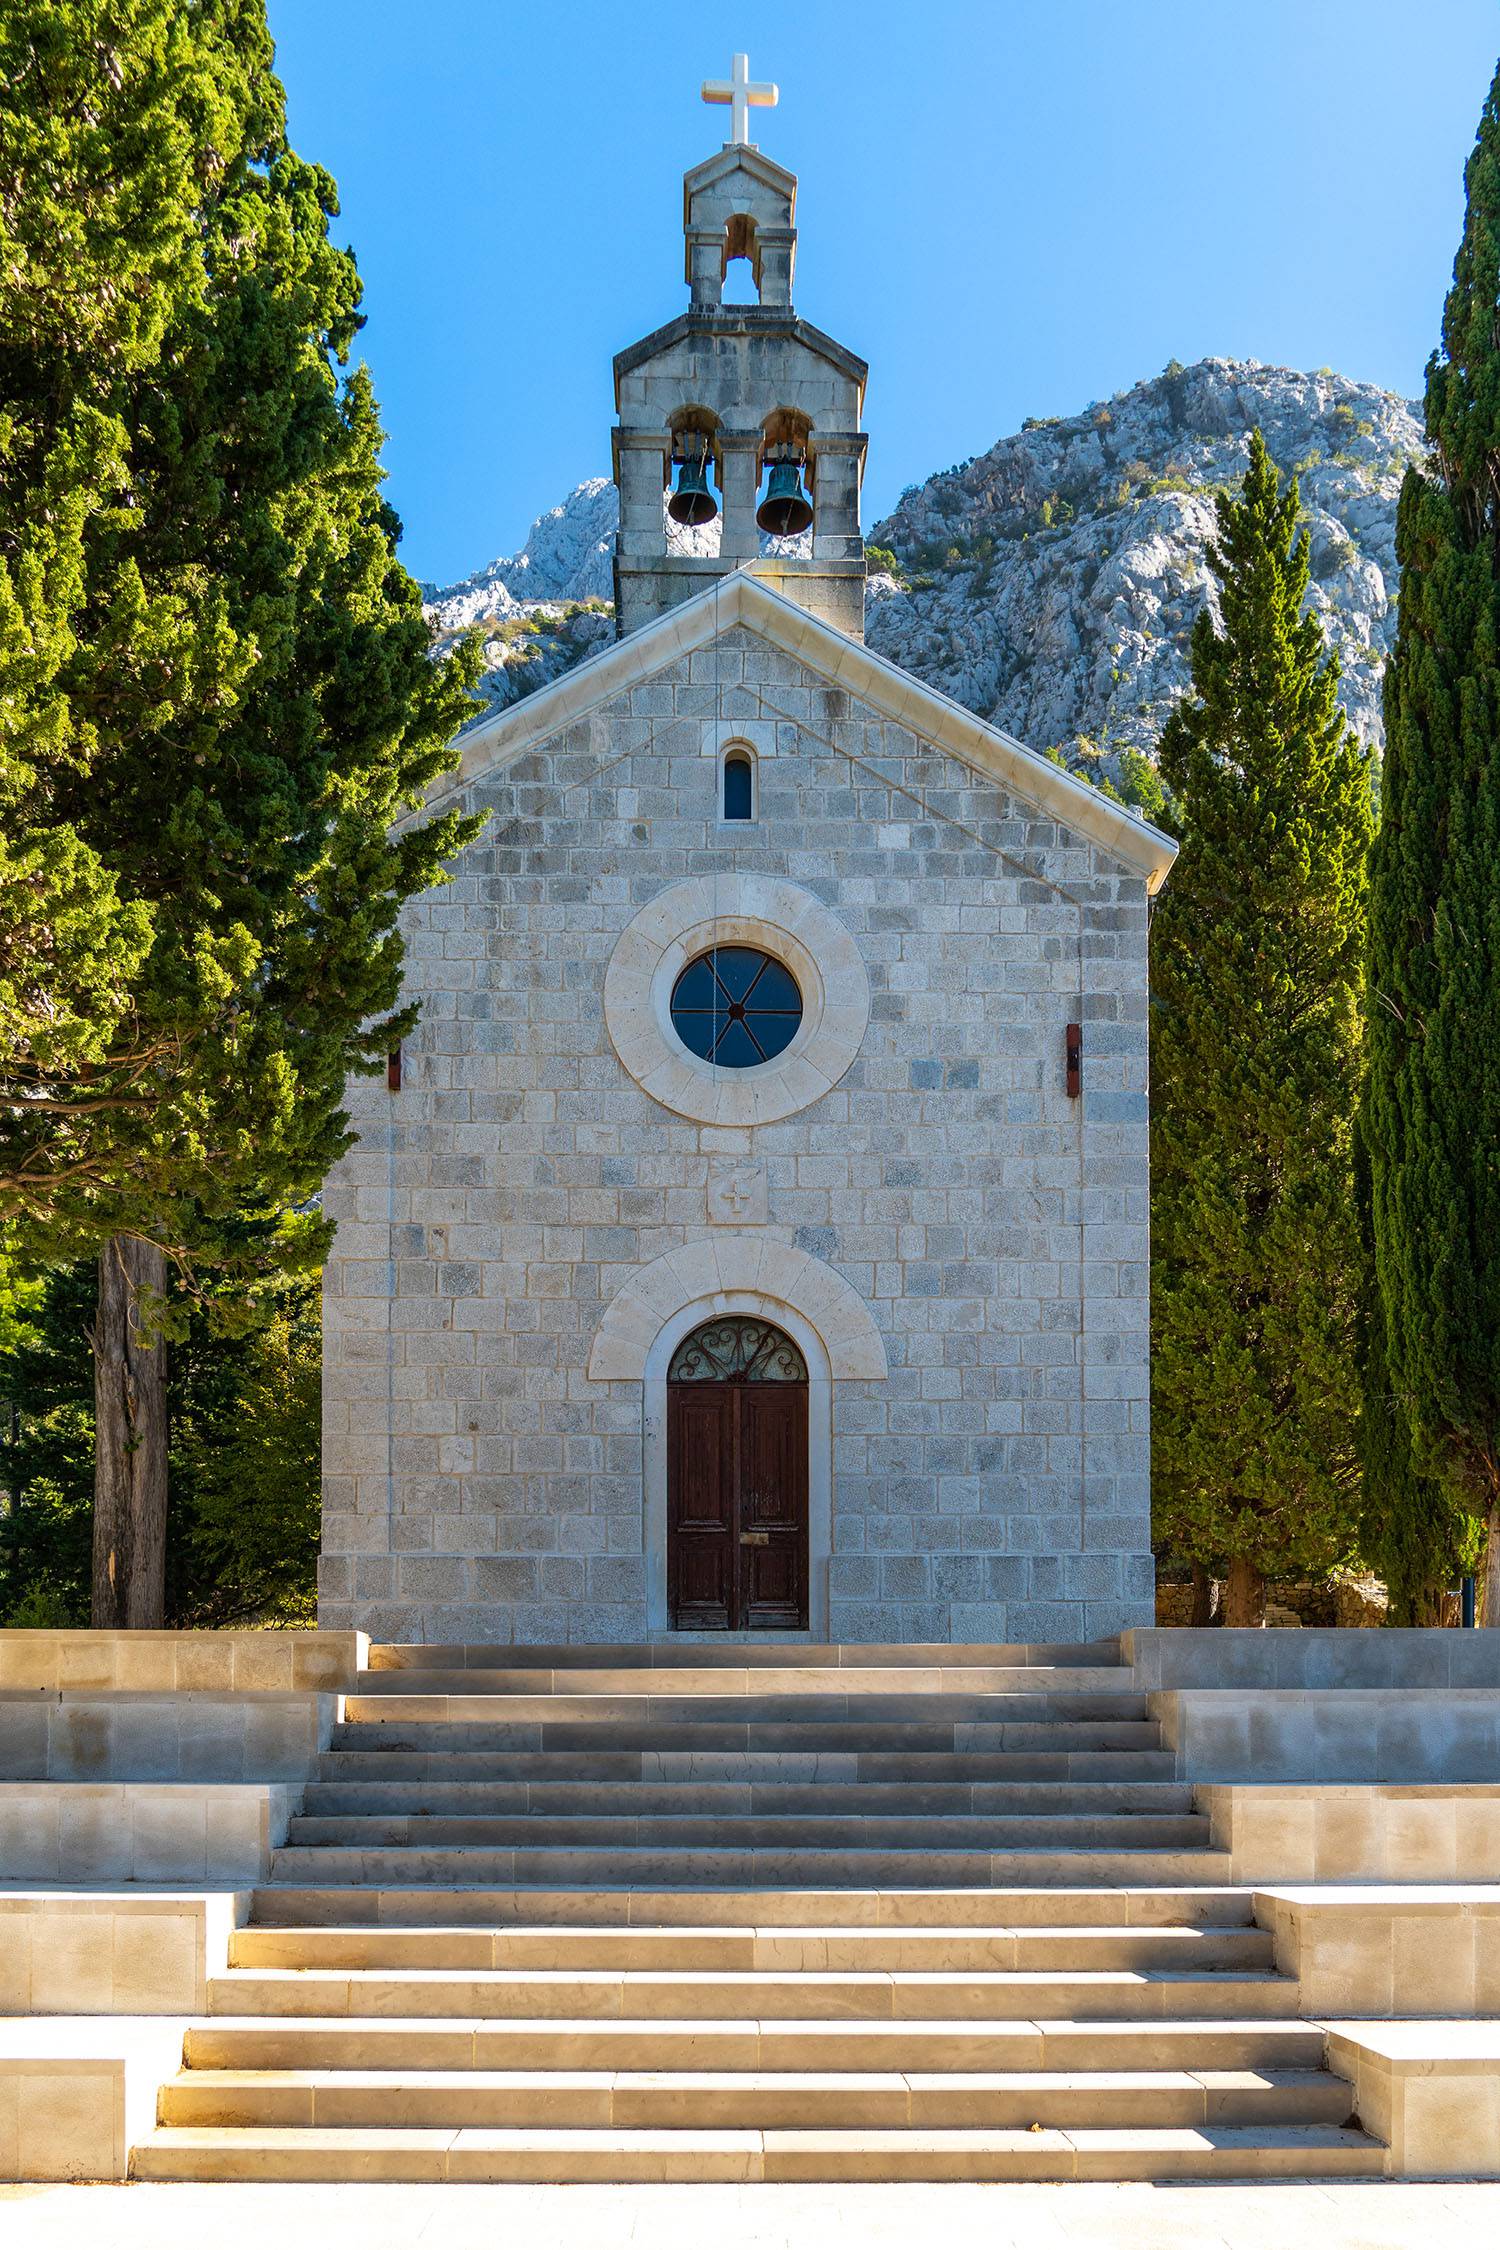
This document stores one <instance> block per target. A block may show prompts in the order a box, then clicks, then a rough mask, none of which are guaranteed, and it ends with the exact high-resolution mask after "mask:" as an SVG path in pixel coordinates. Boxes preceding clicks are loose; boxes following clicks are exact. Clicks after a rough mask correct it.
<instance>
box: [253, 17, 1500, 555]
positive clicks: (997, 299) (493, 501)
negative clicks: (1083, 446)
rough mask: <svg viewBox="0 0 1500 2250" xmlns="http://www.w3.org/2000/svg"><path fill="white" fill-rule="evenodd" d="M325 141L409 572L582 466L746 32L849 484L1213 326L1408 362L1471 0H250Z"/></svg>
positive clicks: (722, 129)
mask: <svg viewBox="0 0 1500 2250" xmlns="http://www.w3.org/2000/svg"><path fill="white" fill-rule="evenodd" d="M269 5H270V17H271V26H272V29H273V31H274V33H275V35H276V40H277V47H278V67H279V69H280V73H281V76H282V78H283V80H284V82H285V84H286V88H287V95H288V101H289V106H290V115H291V128H292V133H293V137H294V139H295V141H296V143H297V145H298V146H299V148H300V149H301V150H302V151H303V153H304V154H305V155H307V156H309V157H314V158H316V159H317V160H318V161H319V162H321V163H323V164H326V165H327V166H328V167H329V169H330V170H331V171H332V172H333V173H334V174H335V176H336V178H337V179H338V182H339V186H340V191H341V195H342V203H343V215H342V218H341V220H340V221H339V222H338V231H339V232H340V234H341V235H342V236H343V238H345V239H347V240H348V241H349V242H351V243H352V244H353V247H354V249H355V251H356V252H357V254H358V258H359V263H360V267H361V270H362V272H363V275H364V280H365V307H366V311H367V313H368V316H369V318H368V325H367V326H366V328H365V331H364V335H363V339H362V342H363V349H364V352H365V355H366V357H367V358H368V360H369V362H370V365H371V367H372V369H373V370H374V375H375V381H376V387H377V390H378V392H379V396H380V400H381V405H382V409H383V413H384V418H385V423H386V427H387V429H388V431H389V433H390V443H389V446H388V449H387V454H386V461H387V466H388V468H389V471H390V485H389V490H390V494H391V497H392V499H393V501H394V503H395V505H396V507H397V508H398V509H399V511H400V513H401V515H402V518H403V519H404V522H405V525H406V539H405V545H404V549H403V552H404V555H405V558H406V561H407V564H408V566H409V567H410V568H411V569H412V570H414V571H415V572H416V573H417V574H418V575H419V576H421V577H424V578H432V579H438V580H447V579H452V578H456V577H460V576H463V575H465V574H466V573H467V572H469V571H470V570H473V569H476V568H478V567H479V566H480V565H481V564H482V563H484V562H486V561H488V560H489V559H490V557H491V556H492V555H495V554H497V553H505V552H510V551H513V550H514V548H515V547H517V546H518V545H519V543H520V541H521V538H522V536H523V534H524V532H525V530H526V527H527V525H528V523H529V522H530V520H531V518H532V517H533V516H534V515H535V514H536V513H537V512H538V511H539V510H540V509H542V508H544V507H548V506H550V505H551V504H552V503H553V502H554V501H556V500H558V499H561V498H562V496H563V495H564V493H565V492H567V491H568V490H569V489H570V488H571V486H572V485H573V484H574V483H576V482H577V481H578V480H579V479H580V478H581V477H585V476H591V475H601V474H607V473H608V468H609V439H608V431H609V424H610V419H611V412H612V398H611V390H610V359H611V356H612V355H613V353H614V352H615V351H617V350H618V349H619V348H620V347H621V346H622V345H623V344H626V343H629V342H632V341H633V340H634V339H635V338H636V337H638V336H641V335H644V334H646V333H647V332H648V331H649V330H650V329H652V328H654V327H655V326H657V325H658V324H659V323H660V322H661V321H663V320H666V319H669V318H671V316H672V315H673V314H674V313H675V312H676V311H677V310H678V309H679V308H680V307H681V305H682V304H684V303H685V301H686V292H685V288H684V284H683V280H682V248H681V223H682V218H681V212H682V201H681V175H682V173H683V172H684V171H685V170H686V168H687V167H688V166H689V165H690V164H693V163H696V162H698V161H699V160H700V159H701V158H702V157H704V156H706V155H708V154H709V153H710V152H711V151H712V150H713V149H714V148H716V147H717V146H718V145H719V144H720V142H721V141H722V140H723V139H724V138H725V136H726V132H727V126H726V122H725V120H726V116H727V112H725V111H723V110H713V111H710V110H707V109H705V108H704V107H703V106H702V105H701V103H700V102H699V100H698V85H699V81H700V80H701V79H702V78H704V77H708V76H712V77H721V76H725V75H727V72H728V68H729V58H730V55H731V53H732V52H733V50H734V49H735V48H737V47H741V48H745V49H746V50H748V52H749V56H750V64H751V69H752V72H753V73H754V75H755V76H756V77H757V78H773V79H776V80H778V81H779V83H780V86H781V107H780V108H779V109H778V110H775V111H773V112H764V111H762V112H760V113H759V114H758V116H757V117H756V120H755V131H756V134H757V137H758V138H759V140H760V142H761V145H762V146H763V147H764V148H765V149H766V150H767V152H768V153H769V154H770V155H772V156H774V157H775V158H776V159H777V160H778V162H780V163H783V164H786V165H788V166H790V168H791V169H792V170H793V171H795V172H796V173H798V174H799V176H800V180H801V188H800V194H799V201H798V221H799V226H800V230H801V232H800V239H799V245H798V264H797V290H796V296H797V304H798V308H799V310H800V311H802V312H803V313H804V314H805V315H806V316H807V317H808V318H809V319H811V320H813V321H815V322H817V324H818V325H819V326H820V327H822V328H825V329H827V330H828V331H829V332H830V333H831V334H833V335H834V336H836V337H838V338H839V339H840V341H841V342H843V343H846V344H848V345H849V346H851V347H852V348H853V349H854V350H856V351H858V352H860V353H862V354H863V355H864V357H865V358H867V359H868V360H869V361H870V370H871V372H870V390H869V399H868V405H867V419H868V424H869V428H870V433H871V436H870V455H869V468H868V475H867V483H866V507H865V520H866V522H867V524H868V523H873V522H874V521H875V520H876V518H877V517H878V516H879V515H880V513H881V512H882V511H883V510H884V509H885V508H887V507H889V505H890V504H891V502H892V501H893V500H894V499H895V497H896V495H897V494H898V493H899V491H900V490H901V488H902V486H903V485H906V484H909V483H913V482H915V481H917V480H919V479H920V478H922V477H924V476H926V475H927V474H929V473H930V472H931V471H932V470H933V469H938V468H945V467H947V466H948V464H949V463H950V462H953V461H956V460H961V459H964V458H965V457H966V456H968V455H969V454H972V453H978V452H982V451H983V450H984V449H985V448H986V447H987V446H988V445H990V444H992V443H993V442H994V440H995V439H996V438H997V437H1000V436H1002V435H1004V434H1005V433H1007V432H1008V431H1010V430H1013V429H1015V428H1016V427H1018V426H1019V424H1020V422H1021V420H1022V418H1023V417H1024V416H1026V415H1028V414H1055V413H1071V412H1074V411H1076V410H1078V409H1079V408H1080V407H1082V406H1084V405H1085V404H1087V403H1088V402H1089V401H1090V400H1091V399H1096V398H1105V397H1108V395H1109V394H1110V392H1112V391H1115V390H1119V389H1122V388H1123V387H1124V386H1125V385H1127V384H1129V383H1131V382H1134V381H1135V380H1137V379H1138V378H1139V377H1141V376H1143V375H1150V374H1154V373H1156V372H1157V371H1158V370H1159V369H1160V368H1161V367H1162V366H1164V365H1165V363H1166V362H1167V360H1169V359H1171V358H1174V357H1175V358H1177V359H1181V360H1184V361H1186V360H1193V359H1196V358H1199V357H1201V356H1202V355H1204V354H1205V353H1211V352H1217V353H1226V354H1229V355H1231V356H1235V357H1246V358H1255V359H1262V360H1268V361H1273V362H1279V363H1281V364H1285V365H1289V366H1294V367H1320V366H1330V367H1335V368H1337V369H1338V370H1339V371H1340V373H1342V374H1346V375H1351V376H1356V377H1359V378H1362V379H1364V380H1366V381H1371V382H1377V383H1383V384H1387V385H1389V386H1390V387H1391V388H1393V389H1398V390H1402V391H1405V392H1408V393H1413V392H1415V391H1416V390H1417V389H1418V388H1419V386H1420V382H1421V376H1422V369H1423V366H1424V364H1425V361H1426V358H1427V354H1428V352H1429V351H1430V350H1431V348H1432V345H1433V343H1434V342H1435V340H1436V335H1437V323H1438V316H1439V312H1440V310H1441V305H1442V297H1443V291H1444V288H1445V286H1446V283H1447V280H1448V277H1449V274H1450V272H1451V269H1452V263H1453V253H1454V250H1455V248H1456V247H1457V241H1458V230H1459V226H1460V221H1461V214H1462V209H1463V188H1462V171H1463V164H1464V159H1465V157H1466V156H1467V154H1468V152H1469V149H1470V147H1471V146H1472V143H1473V138H1474V131H1475V127H1476V124H1477V122H1478V117H1479V111H1480V107H1481V105H1482V103H1483V100H1484V95H1485V91H1486V88H1487V86H1488V83H1489V79H1490V75H1491V73H1492V71H1493V69H1494V66H1495V59H1496V54H1497V51H1500V5H1497V0H862V4H860V5H854V4H853V0H797V4H796V5H784V4H781V0H739V4H738V5H736V6H733V7H730V6H726V5H723V4H722V0H644V4H643V5H638V6H635V7H628V6H622V5H620V0H613V4H609V0H563V4H561V5H559V4H557V0H552V4H547V0H531V4H529V5H526V6H513V5H510V4H509V0H269Z"/></svg>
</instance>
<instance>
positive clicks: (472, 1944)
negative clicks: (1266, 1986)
mask: <svg viewBox="0 0 1500 2250" xmlns="http://www.w3.org/2000/svg"><path fill="white" fill-rule="evenodd" d="M229 1965H230V1967H231V1968H235V1969H348V1970H379V1969H507V1968H535V1969H672V1970H684V1969H704V1970H713V1969H720V1970H734V1971H740V1972H743V1971H747V1970H762V1971H771V1972H775V1971H777V1970H783V1971H784V1970H794V1971H799V1972H800V1971H806V1970H818V1969H831V1970H858V1971H888V1970H902V1969H917V1970H924V1971H928V1972H931V1971H941V1972H943V1973H945V1974H948V1975H960V1974H964V1973H968V1972H972V1971H976V1970H990V1969H1003V1970H1043V1969H1045V1970H1054V1971H1055V1970H1071V1969H1140V1970H1148V1971H1149V1970H1155V1971H1158V1972H1160V1971H1166V1970H1171V1971H1174V1972H1175V1971H1180V1970H1186V1971H1188V1972H1190V1973H1207V1972H1209V1971H1214V1972H1217V1971H1220V1970H1230V1969H1233V1970H1239V1971H1242V1972H1243V1971H1247V1970H1258V1971H1261V1972H1262V1973H1270V1971H1271V1970H1272V1969H1273V1967H1274V1948H1273V1945H1272V1941H1271V1937H1270V1934H1269V1932H1267V1931H1265V1930H1258V1929H1253V1928H1250V1929H1227V1930H1225V1929H1217V1930H1215V1929H1209V1930H1201V1931H1198V1930H1172V1929H1165V1930H1111V1929H1104V1930H1098V1931H1088V1930H1076V1929H1074V1930H1035V1931H1031V1930H1021V1931H1014V1930H994V1931H988V1932H974V1931H967V1930H933V1931H927V1932H923V1931H914V1930H828V1931H821V1930H788V1931H785V1932H782V1933H780V1934H778V1933H776V1932H774V1931H748V1930H701V1931H695V1930H683V1929H662V1930H589V1929H582V1930H564V1931H550V1930H539V1929H529V1930H451V1929H450V1930H367V1929H366V1930H361V1929H352V1930H349V1929H344V1930H337V1929H335V1930H308V1929H242V1930H237V1931H235V1932H234V1933H233V1935H232V1937H231V1939H230V1948H229Z"/></svg>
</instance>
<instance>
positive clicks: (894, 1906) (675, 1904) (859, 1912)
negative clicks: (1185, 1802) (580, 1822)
mask: <svg viewBox="0 0 1500 2250" xmlns="http://www.w3.org/2000/svg"><path fill="white" fill-rule="evenodd" d="M1251 1918H1252V1916H1251V1894H1250V1892H1249V1891H1248V1890H1222V1889H1214V1888H1202V1889H1196V1888H1195V1889H1187V1890H1180V1889H1174V1888H1171V1887H1168V1886H1163V1887H1161V1888H1157V1889H1152V1890H1121V1889H1111V1890H1078V1889H1074V1888H1070V1887H1064V1886H1056V1887H1052V1888H1048V1889H1042V1890H1037V1889H1024V1890H1015V1889H1004V1888H996V1889H989V1888H984V1889H978V1890H945V1889H943V1888H942V1887H941V1886H934V1887H933V1888H932V1889H930V1890H926V1891H903V1892H900V1893H894V1894H893V1893H888V1892H882V1891H878V1890H860V1889H857V1888H846V1889H839V1890H817V1889H808V1890H785V1891H778V1890H774V1889H769V1888H767V1889H762V1890H733V1889H715V1890H701V1889H695V1888H693V1887H692V1886H690V1885H689V1886H687V1887H684V1888H681V1889H674V1890H655V1891H653V1890H649V1889H639V1890H637V1889H630V1890H627V1889H624V1888H613V1889H611V1888H603V1887H598V1888H592V1889H589V1890H573V1889H555V1890H554V1889H531V1890H509V1889H506V1890H486V1889H481V1888H474V1887H468V1886H465V1887H462V1888H457V1889H454V1888H444V1887H443V1886H442V1885H439V1884H433V1885H431V1886H426V1887H423V1888H420V1889H405V1888H400V1887H394V1886H385V1887H380V1886H375V1885H370V1886H357V1887H353V1888H350V1887H345V1886H339V1885H331V1886H329V1887H327V1888H321V1887H319V1888H311V1889H309V1888H300V1887H297V1886H295V1885H287V1886H278V1885H274V1884H262V1885H261V1886H260V1887H259V1889H257V1890H256V1891H255V1892H254V1893H253V1895H252V1899H251V1909H250V1921H251V1923H252V1925H254V1926H259V1927H271V1928H277V1929H280V1928H286V1927H290V1926H293V1925H295V1926H297V1927H300V1928H330V1927H335V1926H336V1927H340V1928H347V1927H353V1926H355V1925H364V1926H366V1927H370V1926H378V1927H381V1928H388V1929H403V1930H406V1929H431V1928H433V1927H435V1926H439V1925H441V1926H445V1927H448V1928H454V1927H464V1928H483V1929H487V1930H488V1929H503V1928H514V1927H515V1926H516V1925H520V1924H524V1925H526V1926H527V1927H537V1926H545V1927H547V1928H548V1929H552V1928H556V1927H558V1926H560V1925H568V1926H576V1925H581V1924H586V1925H588V1926H590V1927H592V1928H595V1929H610V1930H619V1929H623V1928H626V1927H627V1926H628V1927H634V1928H637V1929H641V1928H651V1929H660V1928H665V1927H673V1928H677V1927H680V1928H686V1929H693V1928H703V1927H708V1928H712V1929H722V1928H725V1927H728V1926H735V1927H740V1928H759V1929H764V1930H783V1929H789V1928H790V1929H804V1928H818V1927H829V1926H831V1927H835V1928H838V1929H849V1928H862V1929H869V1930H873V1929H876V1928H881V1929H885V1930H889V1931H891V1932H893V1933H898V1932H900V1931H902V1930H909V1929H916V1930H923V1929H932V1928H942V1929H954V1928H960V1927H962V1928H967V1929H972V1930H992V1929H997V1928H1000V1929H1011V1928H1019V1927H1023V1926H1028V1925H1031V1926H1035V1925H1039V1924H1040V1925H1045V1926H1046V1927H1048V1928H1052V1927H1055V1926H1057V1925H1059V1924H1061V1925H1064V1926H1067V1927H1078V1928H1084V1929H1087V1928H1090V1927H1097V1926H1098V1925H1101V1924H1107V1925H1108V1926H1110V1927H1115V1926H1117V1925H1118V1924H1120V1923H1121V1922H1122V1921H1124V1922H1128V1923H1129V1924H1130V1925H1131V1926H1132V1927H1137V1926H1139V1927H1143V1928H1149V1929H1157V1928H1160V1927H1162V1926H1163V1925H1164V1924H1178V1923H1192V1924H1195V1925H1196V1926H1197V1927H1199V1928H1203V1927H1207V1926H1209V1925H1212V1926H1214V1927H1216V1928H1222V1927H1225V1926H1227V1925H1229V1924H1235V1925H1237V1926H1239V1927H1249V1926H1250V1923H1251Z"/></svg>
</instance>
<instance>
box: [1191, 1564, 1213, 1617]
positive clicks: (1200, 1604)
mask: <svg viewBox="0 0 1500 2250" xmlns="http://www.w3.org/2000/svg"><path fill="white" fill-rule="evenodd" d="M1213 1622H1214V1582H1213V1580H1212V1578H1211V1577H1210V1576H1209V1574H1208V1572H1207V1571H1206V1570H1205V1569H1204V1568H1203V1565H1202V1564H1201V1563H1194V1565H1193V1623H1194V1624H1195V1625H1197V1626H1204V1625H1212V1624H1213Z"/></svg>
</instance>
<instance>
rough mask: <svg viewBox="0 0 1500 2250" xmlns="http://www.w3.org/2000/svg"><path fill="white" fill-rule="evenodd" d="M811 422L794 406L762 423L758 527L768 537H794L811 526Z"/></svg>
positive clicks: (787, 407)
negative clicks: (760, 491)
mask: <svg viewBox="0 0 1500 2250" xmlns="http://www.w3.org/2000/svg"><path fill="white" fill-rule="evenodd" d="M811 439H812V423H811V421H810V419H809V418H808V416H807V415H806V414H803V413H800V412H799V411H798V410H797V408H796V407H794V406H782V407H778V408H777V409H776V411H775V412H774V413H773V414H768V415H767V416H766V418H765V421H764V422H763V423H762V424H761V467H762V471H763V474H764V478H765V483H764V488H763V490H762V494H761V501H760V506H759V507H758V508H757V509H756V511H755V521H756V525H757V527H758V528H759V529H760V530H761V531H763V532H764V533H765V534H766V536H767V537H768V538H770V539H797V538H800V537H801V535H802V533H803V532H805V531H809V530H811V528H812V520H813V504H812V500H811V497H810V491H811V486H812V481H813V459H812V446H811Z"/></svg>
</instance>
